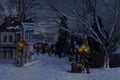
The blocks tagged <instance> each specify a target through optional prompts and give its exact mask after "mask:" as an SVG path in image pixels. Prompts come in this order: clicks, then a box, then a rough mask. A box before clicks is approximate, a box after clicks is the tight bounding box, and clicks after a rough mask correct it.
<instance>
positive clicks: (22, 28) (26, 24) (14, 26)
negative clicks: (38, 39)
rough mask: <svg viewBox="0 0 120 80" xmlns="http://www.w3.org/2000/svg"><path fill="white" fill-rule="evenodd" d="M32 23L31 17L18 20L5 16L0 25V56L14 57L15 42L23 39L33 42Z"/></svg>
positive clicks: (28, 42)
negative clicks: (21, 20)
mask: <svg viewBox="0 0 120 80" xmlns="http://www.w3.org/2000/svg"><path fill="white" fill-rule="evenodd" d="M33 28H34V23H33V21H32V20H31V19H28V20H25V21H23V22H19V21H18V20H17V18H11V17H6V18H5V19H4V23H3V24H2V25H0V57H1V58H13V59H14V58H15V55H16V49H17V44H18V42H19V41H21V40H24V41H25V42H27V44H28V45H30V43H31V42H33V33H34V29H33Z"/></svg>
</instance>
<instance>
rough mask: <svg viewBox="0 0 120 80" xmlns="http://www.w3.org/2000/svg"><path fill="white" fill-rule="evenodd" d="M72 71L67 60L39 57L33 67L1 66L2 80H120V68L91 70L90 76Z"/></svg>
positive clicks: (0, 74) (0, 76)
mask: <svg viewBox="0 0 120 80" xmlns="http://www.w3.org/2000/svg"><path fill="white" fill-rule="evenodd" d="M8 65H9V64H8ZM70 69H71V67H70V65H69V64H68V61H67V59H65V58H64V59H63V58H62V59H59V58H57V57H53V56H52V57H49V56H48V55H39V60H38V61H37V62H35V63H34V64H33V65H29V66H24V67H21V68H17V67H14V66H7V65H3V64H0V80H101V79H102V80H120V76H119V74H120V68H115V69H91V70H90V71H91V73H90V74H86V72H83V73H69V71H70Z"/></svg>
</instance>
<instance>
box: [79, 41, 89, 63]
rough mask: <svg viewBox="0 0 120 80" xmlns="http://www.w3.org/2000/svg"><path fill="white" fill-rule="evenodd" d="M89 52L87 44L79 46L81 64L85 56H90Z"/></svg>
mask: <svg viewBox="0 0 120 80" xmlns="http://www.w3.org/2000/svg"><path fill="white" fill-rule="evenodd" d="M88 52H89V48H88V47H87V45H86V44H85V43H84V44H82V45H81V46H79V48H78V53H79V54H80V62H82V59H84V58H85V56H87V55H88Z"/></svg>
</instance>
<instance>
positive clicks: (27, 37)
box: [26, 32, 29, 40]
mask: <svg viewBox="0 0 120 80" xmlns="http://www.w3.org/2000/svg"><path fill="white" fill-rule="evenodd" d="M28 34H29V33H28V32H26V40H28V39H29V35H28Z"/></svg>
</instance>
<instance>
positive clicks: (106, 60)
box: [104, 54, 110, 68]
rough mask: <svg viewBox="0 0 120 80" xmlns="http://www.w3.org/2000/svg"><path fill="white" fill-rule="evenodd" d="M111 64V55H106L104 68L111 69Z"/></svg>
mask: <svg viewBox="0 0 120 80" xmlns="http://www.w3.org/2000/svg"><path fill="white" fill-rule="evenodd" d="M109 63H110V57H109V55H107V54H106V55H105V63H104V68H110V66H109Z"/></svg>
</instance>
